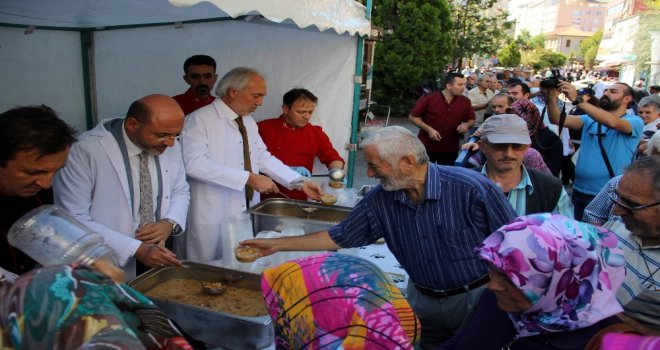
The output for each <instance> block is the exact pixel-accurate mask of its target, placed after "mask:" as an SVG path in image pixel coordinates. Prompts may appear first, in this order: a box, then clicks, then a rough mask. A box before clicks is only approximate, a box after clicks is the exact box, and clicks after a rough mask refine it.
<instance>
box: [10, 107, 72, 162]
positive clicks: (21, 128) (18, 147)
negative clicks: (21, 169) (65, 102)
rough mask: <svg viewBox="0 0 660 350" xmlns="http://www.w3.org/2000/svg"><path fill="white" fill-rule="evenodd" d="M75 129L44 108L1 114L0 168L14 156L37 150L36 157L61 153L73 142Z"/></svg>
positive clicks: (51, 110)
mask: <svg viewBox="0 0 660 350" xmlns="http://www.w3.org/2000/svg"><path fill="white" fill-rule="evenodd" d="M75 134H76V129H74V128H73V127H72V126H71V125H69V124H67V123H65V122H64V121H63V120H62V119H60V118H58V117H57V113H55V111H54V110H53V109H52V108H50V107H48V106H46V105H41V106H24V107H17V108H13V109H10V110H8V111H6V112H4V113H2V114H0V166H1V167H5V166H6V165H7V162H8V161H10V160H12V159H14V157H15V156H16V153H18V152H23V151H30V150H37V152H38V153H39V156H45V155H49V154H55V153H59V152H62V151H64V150H65V149H67V147H69V146H71V145H72V144H73V143H74V142H76V137H75Z"/></svg>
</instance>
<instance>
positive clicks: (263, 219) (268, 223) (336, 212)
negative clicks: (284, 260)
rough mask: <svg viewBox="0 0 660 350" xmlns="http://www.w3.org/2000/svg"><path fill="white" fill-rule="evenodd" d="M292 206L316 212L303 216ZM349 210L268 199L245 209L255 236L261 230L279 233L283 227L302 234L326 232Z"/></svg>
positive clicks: (291, 200) (304, 202)
mask: <svg viewBox="0 0 660 350" xmlns="http://www.w3.org/2000/svg"><path fill="white" fill-rule="evenodd" d="M294 203H297V204H298V205H300V206H301V207H303V208H306V207H312V208H315V209H316V210H315V211H314V212H312V213H305V212H303V211H301V210H300V208H298V207H297V206H296V205H295V204H294ZM350 212H351V208H349V207H342V206H338V205H331V206H328V205H323V204H321V203H314V202H307V201H300V200H295V199H286V198H270V199H266V200H264V201H262V202H261V203H259V204H257V205H256V206H254V207H253V208H250V209H249V210H248V213H250V216H251V218H252V227H253V228H254V232H255V234H256V233H258V232H261V231H282V230H284V229H287V228H302V229H303V231H305V233H312V232H316V231H323V230H327V229H329V228H330V227H332V226H334V225H336V224H337V223H339V222H341V221H342V220H344V219H345V218H346V217H347V216H348V213H350Z"/></svg>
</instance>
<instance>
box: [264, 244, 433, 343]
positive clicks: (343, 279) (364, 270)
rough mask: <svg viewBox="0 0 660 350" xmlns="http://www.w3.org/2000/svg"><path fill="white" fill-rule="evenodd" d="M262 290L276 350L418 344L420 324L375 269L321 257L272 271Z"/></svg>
mask: <svg viewBox="0 0 660 350" xmlns="http://www.w3.org/2000/svg"><path fill="white" fill-rule="evenodd" d="M261 290H262V292H263V295H264V299H265V300H266V305H267V306H268V308H269V311H270V316H271V318H272V319H273V323H274V325H275V344H276V347H277V349H321V348H323V349H344V350H357V349H365V350H369V349H372V350H376V349H378V350H380V349H413V348H417V347H418V346H419V339H420V330H421V325H420V323H419V320H418V319H417V317H416V316H415V314H414V313H413V311H412V308H411V307H410V305H409V304H408V301H406V299H405V298H404V297H403V295H402V294H401V291H400V290H399V289H398V288H397V287H396V285H394V283H392V282H390V280H389V279H388V278H387V277H386V276H385V275H384V274H383V272H382V271H381V270H380V269H379V268H378V267H376V265H374V264H372V263H370V262H369V261H366V260H364V259H360V258H358V257H354V256H350V255H343V254H321V255H312V256H308V257H304V258H301V259H296V260H292V261H289V262H286V263H284V264H282V265H280V266H277V267H275V268H272V269H267V270H265V271H264V272H263V275H262V277H261Z"/></svg>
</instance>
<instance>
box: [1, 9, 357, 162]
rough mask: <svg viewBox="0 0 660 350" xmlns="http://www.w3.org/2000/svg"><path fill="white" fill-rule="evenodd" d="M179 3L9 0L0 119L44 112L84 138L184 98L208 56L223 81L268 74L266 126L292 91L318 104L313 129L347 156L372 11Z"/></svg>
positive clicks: (4, 27) (4, 20) (3, 13)
mask: <svg viewBox="0 0 660 350" xmlns="http://www.w3.org/2000/svg"><path fill="white" fill-rule="evenodd" d="M170 2H171V3H170ZM170 2H167V1H165V0H113V1H94V0H58V1H48V0H28V1H26V0H2V2H1V4H0V66H2V79H0V96H2V97H1V98H0V111H4V110H7V109H9V108H12V107H15V106H17V105H33V104H41V103H43V104H46V105H49V106H51V107H53V108H54V109H55V110H56V111H58V112H59V114H60V116H61V117H62V118H63V119H65V120H66V121H68V122H69V123H71V124H72V125H74V126H75V127H76V128H77V129H78V130H81V131H82V130H85V129H87V128H88V127H89V126H90V125H88V124H90V122H91V124H95V123H96V121H97V120H98V119H102V118H108V117H115V116H123V115H125V113H126V110H127V109H128V106H129V105H130V103H131V102H132V101H134V100H136V99H138V98H140V97H142V96H145V95H148V94H152V93H164V94H168V95H175V94H178V93H181V92H183V91H185V89H186V88H187V85H186V84H185V82H184V81H183V79H182V75H183V69H182V65H183V62H184V60H185V59H186V58H187V57H189V56H191V55H195V54H207V55H210V56H212V57H213V58H215V60H216V61H217V63H218V69H217V73H218V74H219V75H220V76H222V75H223V74H224V73H226V72H227V71H229V70H230V69H232V68H234V67H237V66H248V67H254V68H257V69H259V70H260V71H262V72H263V73H264V75H265V77H266V80H267V83H268V96H267V97H266V99H265V101H264V105H263V106H262V107H261V108H260V109H259V110H258V111H257V112H256V113H255V115H254V116H255V118H256V119H257V120H261V119H266V118H271V117H276V116H278V115H279V114H280V113H281V110H280V105H281V97H282V95H283V94H284V92H286V91H288V90H289V89H291V88H293V87H305V88H307V89H309V90H311V91H312V92H313V93H314V94H316V95H317V96H318V97H319V105H318V107H317V112H316V113H315V117H314V119H313V120H312V122H313V123H315V124H318V125H321V126H323V128H324V129H325V130H326V132H327V133H328V135H329V136H330V138H331V140H332V141H333V144H334V146H335V147H336V148H337V149H338V150H342V155H343V156H345V157H346V156H347V152H345V151H343V149H344V145H345V144H346V143H348V142H349V138H350V135H351V116H352V114H353V108H354V107H353V104H354V97H355V96H354V86H355V83H354V78H353V77H354V75H355V72H356V69H358V68H357V67H359V65H356V57H357V55H358V54H359V53H358V38H357V37H356V36H353V35H355V34H358V35H365V34H368V32H369V29H370V24H369V21H368V20H367V19H365V14H366V9H365V7H364V6H362V5H361V4H359V3H357V2H355V1H352V0H267V1H266V0H240V1H235V0H233V1H232V0H212V1H210V3H209V2H202V1H198V0H171V1H170ZM173 4H174V5H176V6H174V5H173ZM214 5H215V6H214ZM178 6H182V7H178ZM237 16H244V17H237ZM232 19H234V20H232ZM175 24H176V25H175ZM312 26H313V27H312ZM301 28H304V29H301ZM90 117H91V118H90ZM322 171H323V170H320V169H319V171H317V172H319V173H320V172H322Z"/></svg>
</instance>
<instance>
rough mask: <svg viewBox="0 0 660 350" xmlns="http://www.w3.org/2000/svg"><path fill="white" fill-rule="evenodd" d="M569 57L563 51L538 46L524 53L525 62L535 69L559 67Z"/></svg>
mask: <svg viewBox="0 0 660 350" xmlns="http://www.w3.org/2000/svg"><path fill="white" fill-rule="evenodd" d="M567 59H568V58H567V57H566V55H564V54H563V53H558V52H554V51H552V50H548V49H544V48H537V49H535V50H532V51H531V52H527V53H525V54H524V55H523V60H522V62H523V64H525V65H527V66H530V67H532V68H534V69H542V68H558V67H561V66H563V65H564V64H565V63H566V60H567Z"/></svg>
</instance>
